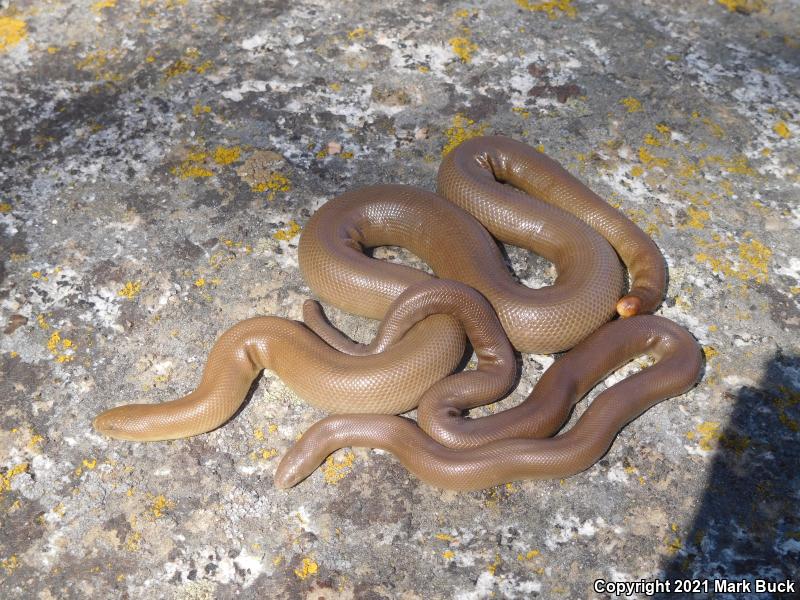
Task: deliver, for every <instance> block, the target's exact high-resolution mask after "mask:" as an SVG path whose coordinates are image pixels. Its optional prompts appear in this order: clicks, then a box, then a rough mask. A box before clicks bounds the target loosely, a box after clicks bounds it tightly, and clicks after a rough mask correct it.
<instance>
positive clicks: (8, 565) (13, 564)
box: [0, 554, 19, 575]
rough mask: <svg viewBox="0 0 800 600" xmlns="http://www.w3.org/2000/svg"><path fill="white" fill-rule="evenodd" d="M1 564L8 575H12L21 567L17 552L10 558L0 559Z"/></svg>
mask: <svg viewBox="0 0 800 600" xmlns="http://www.w3.org/2000/svg"><path fill="white" fill-rule="evenodd" d="M0 566H2V567H3V569H5V571H6V575H11V574H12V573H13V572H14V571H15V570H16V569H17V568H19V560H18V559H17V555H16V554H12V555H11V556H9V557H8V558H4V559H3V560H2V561H0Z"/></svg>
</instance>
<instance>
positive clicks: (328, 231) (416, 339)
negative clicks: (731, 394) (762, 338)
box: [94, 137, 700, 489]
mask: <svg viewBox="0 0 800 600" xmlns="http://www.w3.org/2000/svg"><path fill="white" fill-rule="evenodd" d="M504 183H507V184H510V185H503V184H504ZM438 191H439V193H440V194H441V195H442V196H445V197H446V198H447V199H448V200H449V202H448V201H447V200H444V199H442V198H441V197H440V196H438V195H436V194H431V193H430V192H426V191H424V190H421V189H418V188H413V187H410V186H372V187H368V188H362V189H359V190H356V191H353V192H348V193H345V194H343V195H342V196H340V197H338V198H336V199H334V200H332V201H330V202H328V203H327V204H326V205H325V206H323V207H322V208H321V209H319V210H318V211H317V213H316V214H315V215H314V216H313V217H312V219H311V220H310V221H309V222H308V224H307V225H306V227H305V229H304V232H303V235H302V237H301V242H300V247H299V250H298V255H299V261H300V268H301V271H302V273H303V275H304V277H305V278H306V281H307V282H308V284H309V286H310V287H311V288H312V289H313V290H314V291H315V292H316V293H317V294H318V295H319V296H320V297H321V298H322V299H324V300H327V301H329V302H331V303H333V304H336V305H337V306H339V307H340V308H343V309H345V310H348V311H350V312H353V313H356V314H361V315H364V316H369V317H373V318H384V317H385V320H384V321H383V323H382V325H381V329H380V331H379V335H378V336H377V337H376V340H375V341H374V342H373V343H372V344H371V345H369V346H367V347H363V346H361V345H359V344H355V343H354V342H350V341H349V340H348V339H347V338H345V337H344V336H343V335H341V334H340V333H338V332H337V331H335V330H332V328H330V327H329V326H327V325H326V324H325V322H324V319H323V317H322V314H321V310H320V309H319V308H318V305H316V304H307V305H306V306H305V307H304V319H305V320H306V323H307V324H308V325H309V327H311V329H312V330H313V332H312V331H311V330H309V329H308V328H306V327H304V326H303V325H302V324H300V323H297V322H294V321H288V320H286V319H280V318H277V317H257V318H253V319H248V320H246V321H242V322H241V323H239V324H237V325H235V326H234V327H232V328H231V329H229V330H228V331H227V332H225V333H224V334H223V335H222V336H221V337H220V339H219V340H218V341H217V343H216V344H215V346H214V348H213V349H212V352H211V355H210V356H209V359H208V362H207V365H206V368H205V371H204V373H203V378H202V381H201V383H200V386H199V387H198V388H197V389H196V390H195V391H194V392H192V393H191V394H189V395H187V396H185V397H183V398H181V399H178V400H174V401H172V402H167V403H164V404H159V405H143V404H133V405H125V406H120V407H117V408H114V409H111V410H109V411H106V412H105V413H103V414H101V415H100V416H98V417H97V418H96V419H95V422H94V425H95V427H96V428H97V429H98V431H100V432H102V433H105V434H106V435H109V436H111V437H115V438H120V439H128V440H142V441H146V440H160V439H174V438H180V437H188V436H191V435H196V434H199V433H203V432H206V431H210V430H211V429H214V428H216V427H218V426H219V425H221V424H223V423H224V422H225V421H227V420H228V419H229V418H230V417H231V416H232V415H233V414H235V412H236V410H237V409H238V407H239V406H240V404H241V402H242V401H243V399H244V397H245V394H246V392H247V390H248V389H249V387H250V385H251V383H252V381H253V379H254V378H255V376H256V375H257V374H258V372H259V371H260V370H261V369H262V368H267V369H270V370H273V371H275V372H276V373H277V374H278V375H279V376H280V377H281V378H282V379H283V380H284V381H285V382H286V383H287V385H288V386H289V387H290V388H292V389H293V390H295V391H296V392H297V393H298V394H299V395H300V396H301V397H303V398H304V399H306V400H308V401H309V402H311V403H312V404H314V405H315V406H318V407H320V408H323V409H326V410H329V411H333V412H348V413H354V412H358V413H381V414H382V415H388V414H398V413H401V412H405V411H407V410H410V409H411V408H413V407H414V406H415V405H416V404H417V403H418V402H419V403H420V410H419V419H420V425H421V426H422V427H423V428H424V429H425V431H427V432H429V433H430V435H431V436H433V437H428V436H427V435H426V434H425V433H423V431H422V430H420V429H419V428H418V427H417V426H416V425H413V424H411V423H410V422H408V421H406V420H405V419H402V418H399V417H389V416H375V415H345V416H341V417H330V418H328V419H325V420H323V421H322V422H320V423H319V424H317V425H315V426H314V427H312V428H311V429H310V430H309V432H308V433H307V434H306V435H305V436H304V437H303V438H302V440H301V441H300V442H298V444H297V445H296V446H295V447H294V448H293V449H292V450H291V451H290V452H289V453H288V454H287V456H286V457H285V459H284V461H283V462H282V463H281V465H280V467H279V470H278V473H277V474H276V481H277V482H278V483H279V484H280V485H282V486H286V485H292V484H294V483H296V482H297V481H299V480H301V479H302V478H304V477H305V476H306V475H308V473H309V472H310V470H313V468H314V467H315V466H316V465H317V464H319V461H321V460H322V459H323V458H324V457H325V456H326V455H327V453H329V452H331V451H332V450H334V449H336V448H338V447H340V446H342V445H351V444H352V445H369V446H375V447H383V448H386V449H388V450H391V451H392V452H394V453H395V454H397V455H398V457H399V458H400V459H401V461H403V463H404V464H406V466H407V467H408V468H409V469H411V470H412V471H413V472H414V473H416V474H417V475H418V476H420V477H421V478H423V479H425V480H426V481H429V482H431V483H434V484H435V485H438V486H440V487H451V488H456V489H474V488H476V487H485V486H488V485H493V483H496V482H500V481H508V480H511V479H518V478H523V477H558V476H563V475H564V474H569V473H575V472H578V471H580V470H583V469H584V468H586V467H588V466H589V465H591V464H592V463H593V462H594V461H595V460H597V458H599V457H600V456H601V455H602V454H603V453H604V452H605V451H606V450H607V448H608V446H609V445H610V443H611V441H612V440H613V437H614V435H616V432H617V431H618V430H619V429H620V428H621V427H622V426H623V425H624V424H625V423H626V422H628V421H630V420H631V419H633V418H635V417H636V416H637V415H638V414H641V412H643V411H644V410H646V409H647V408H648V407H649V406H651V405H652V404H654V403H655V402H658V401H659V400H661V399H663V398H666V397H670V396H674V395H677V394H680V393H682V392H683V391H685V390H686V389H687V388H688V387H689V386H690V385H691V384H692V383H693V382H694V380H695V379H696V377H697V373H698V372H699V365H700V362H699V360H700V359H699V351H698V349H697V345H696V343H695V342H694V340H693V339H692V338H691V336H689V335H688V333H686V332H685V331H684V330H682V329H681V328H680V327H678V326H677V325H675V324H673V323H671V322H669V321H667V320H666V319H663V318H660V317H651V316H641V317H636V318H632V319H626V320H624V321H620V322H615V323H612V324H608V325H605V326H603V327H601V326H602V325H603V323H605V322H606V321H608V319H609V318H611V317H612V315H613V314H614V312H615V307H616V310H617V312H619V313H620V314H622V315H624V316H629V315H633V314H636V313H638V312H648V311H652V310H653V309H655V308H656V307H657V305H658V304H659V302H660V300H661V298H662V296H663V291H664V285H665V276H666V274H665V268H664V262H663V258H662V257H661V254H660V252H659V251H658V249H657V247H656V246H655V244H654V243H653V242H652V240H650V238H649V237H647V236H646V235H645V234H644V233H643V232H642V231H641V230H639V229H638V227H636V226H635V225H634V224H633V223H632V222H631V221H629V220H628V219H627V218H625V217H624V216H623V215H622V214H621V213H619V212H618V211H616V210H615V209H613V208H612V207H610V206H609V205H607V204H606V203H605V202H604V201H603V200H602V199H600V198H599V197H598V196H596V195H595V194H594V193H593V192H591V191H590V190H589V189H588V188H586V187H585V186H584V185H583V184H581V183H580V182H579V181H578V180H577V179H575V178H574V177H572V176H571V175H570V174H569V173H568V172H567V171H566V170H564V169H563V168H562V167H560V166H559V165H558V164H557V163H555V162H554V161H552V160H550V159H549V158H547V157H546V156H544V155H543V154H541V153H539V152H537V151H535V150H534V149H532V148H530V147H528V146H526V145H524V144H520V143H518V142H514V141H512V140H509V139H507V138H500V137H493V138H475V139H473V140H469V141H467V142H465V143H463V144H462V145H461V146H459V147H458V148H457V149H456V150H454V151H453V152H451V153H450V154H449V155H448V156H447V157H446V159H445V160H444V162H443V164H442V166H441V168H440V170H439V177H438ZM459 207H461V208H459ZM465 209H466V210H468V211H470V212H471V213H472V214H474V215H475V217H477V218H478V219H479V220H481V222H482V223H483V224H484V225H485V227H486V228H487V229H489V231H491V233H492V234H493V235H494V236H496V237H497V238H498V239H499V240H501V241H504V242H507V243H510V244H514V245H518V246H522V247H525V248H528V249H531V250H533V251H535V252H537V253H538V254H541V255H542V256H544V257H545V258H547V259H548V260H550V261H551V262H552V263H553V264H554V265H555V267H556V269H557V272H558V277H557V279H556V281H555V283H554V284H553V285H552V286H549V287H545V288H540V289H530V288H526V287H525V286H522V285H520V284H518V283H517V282H516V281H515V280H514V278H513V276H512V275H511V273H510V272H509V271H508V269H507V268H506V266H505V264H504V261H503V257H502V255H501V253H500V251H499V249H498V247H497V245H496V243H495V241H494V240H493V239H492V237H491V235H489V233H487V231H486V229H484V228H483V227H482V226H481V225H480V224H479V223H478V222H477V221H476V220H475V219H474V218H473V217H472V216H470V214H468V213H467V212H466V211H465ZM603 238H605V239H603ZM609 243H610V245H609ZM381 245H396V246H402V247H405V248H408V249H409V250H411V251H412V252H414V253H415V254H417V255H418V256H419V257H420V258H422V259H423V260H424V261H425V262H427V263H428V264H429V265H430V266H431V268H432V269H433V271H434V272H435V273H436V274H437V275H438V276H440V277H443V278H451V279H457V280H459V281H462V282H464V283H465V284H467V285H468V286H472V287H474V288H475V289H477V290H478V291H479V292H481V293H480V294H478V293H476V292H474V290H471V289H470V288H469V287H467V286H465V285H461V284H455V283H453V282H437V281H436V280H435V279H432V278H431V276H430V275H427V274H426V273H424V272H422V271H419V270H416V269H411V268H409V267H405V266H402V265H397V264H389V263H385V262H379V261H376V260H373V259H371V258H369V257H367V256H365V255H364V254H363V250H364V249H365V248H370V247H375V246H381ZM612 247H613V248H612ZM614 250H616V253H617V254H619V257H620V258H622V260H623V262H624V263H625V265H626V266H627V267H628V270H629V272H630V276H631V282H632V285H631V290H630V292H629V293H628V294H627V295H626V296H625V297H623V298H622V299H621V300H620V299H619V297H620V293H621V290H622V284H623V271H622V267H621V265H620V264H619V261H618V259H617V256H616V254H615V252H614ZM426 282H427V283H426ZM481 294H483V295H481ZM484 296H485V299H484ZM486 300H488V303H487V302H486ZM489 303H491V308H490V306H489ZM492 308H493V309H494V311H496V313H497V316H495V313H494V311H493V310H492ZM454 318H456V319H457V320H458V321H460V323H461V326H463V327H464V328H465V329H466V331H467V334H468V336H469V338H470V340H471V341H472V343H473V346H474V348H475V349H476V352H477V353H478V357H479V368H478V370H476V371H470V372H464V373H459V374H457V375H453V376H450V377H446V375H447V374H448V373H450V372H451V371H452V369H453V368H454V367H455V365H456V364H457V362H458V360H459V358H460V357H461V356H462V353H463V349H464V345H463V330H462V328H461V326H458V325H456V324H455V321H454ZM498 319H499V320H498ZM598 328H600V329H599V330H598ZM503 330H505V333H506V334H507V335H508V338H509V339H510V340H511V342H512V343H513V344H514V346H515V347H516V348H517V349H519V350H521V351H524V352H541V353H543V352H555V351H561V350H565V349H568V348H570V347H572V346H574V345H575V344H578V343H579V342H581V340H585V341H584V342H583V343H581V344H580V345H579V346H578V347H577V348H576V349H575V350H574V351H573V352H571V353H570V354H569V355H568V356H567V357H566V358H564V359H562V360H560V361H558V362H557V363H556V365H554V367H553V368H551V369H550V371H553V370H554V369H555V371H554V374H553V375H550V376H548V375H549V373H550V371H548V375H546V376H545V377H544V378H543V380H542V382H541V383H540V386H538V387H537V390H539V389H540V387H541V388H542V392H541V394H550V397H552V398H553V399H554V401H553V402H549V403H548V402H538V401H537V402H534V401H532V400H531V399H533V398H534V397H536V396H537V391H534V393H533V394H532V395H531V398H530V399H529V401H527V402H525V403H524V404H523V405H521V406H519V407H516V408H515V409H512V410H511V411H506V413H501V414H498V415H494V416H492V417H487V418H483V419H477V420H468V419H465V418H464V417H462V416H461V415H462V411H463V410H466V409H469V408H472V407H475V406H478V405H481V404H485V403H488V402H490V401H493V400H495V399H497V398H498V397H500V396H502V395H503V394H504V393H505V392H506V391H507V390H508V388H509V387H510V386H511V385H512V383H513V379H514V361H513V353H512V352H513V351H512V349H511V346H510V345H509V343H508V340H507V339H506V336H505V335H504V334H503ZM596 330H597V331H596ZM592 332H595V333H592ZM314 333H316V334H317V335H314ZM587 336H590V337H589V338H588V339H587ZM326 342H327V343H326ZM337 349H338V350H339V351H337ZM676 349H678V350H679V351H676ZM642 353H651V354H653V355H655V356H656V358H658V359H659V362H658V363H657V364H656V365H655V366H654V367H650V368H649V369H646V370H645V371H643V372H642V373H639V374H637V375H635V376H633V377H631V378H629V379H628V380H625V381H624V382H622V383H621V384H618V385H617V386H614V388H611V389H610V390H607V391H606V392H604V393H603V394H601V396H600V397H598V399H597V400H595V401H594V402H593V403H592V405H591V406H590V407H589V409H587V411H586V412H585V414H584V415H583V416H582V417H581V419H580V421H579V422H578V424H577V425H576V426H575V427H574V428H573V429H571V430H570V431H569V432H568V433H566V434H562V435H560V436H558V437H556V438H552V439H549V440H539V439H524V438H538V437H542V436H548V435H552V434H553V433H554V432H555V431H557V430H558V428H559V427H560V426H561V425H562V424H563V422H564V420H565V419H566V417H567V416H568V415H569V412H570V410H571V407H572V406H573V404H574V402H576V401H577V400H578V399H579V398H580V397H581V396H582V395H583V394H584V393H585V392H586V390H588V389H589V388H590V387H592V386H593V385H594V383H595V382H596V381H597V380H598V379H600V378H602V376H603V375H604V374H605V373H606V372H608V371H609V370H613V369H614V368H615V367H616V366H618V365H619V364H623V363H625V362H627V361H628V360H630V359H631V358H633V357H635V356H638V355H639V354H642ZM573 354H574V355H575V356H577V357H582V358H576V359H572V358H571V357H572V356H573ZM562 363H563V364H568V365H573V367H574V368H575V369H576V370H577V371H578V372H577V373H572V372H571V371H570V370H569V368H568V367H566V366H565V367H558V365H561V364H562ZM565 370H566V371H567V375H564V374H563V371H565ZM558 373H562V375H558ZM628 382H632V383H628ZM623 384H625V385H623ZM620 386H621V389H624V390H625V392H626V393H627V392H631V393H635V395H632V397H631V398H630V399H628V400H627V401H626V402H623V401H621V400H619V399H618V398H617V396H618V394H617V393H616V392H615V393H610V392H612V390H614V389H617V388H619V387H620ZM426 390H427V391H426ZM601 398H604V400H603V401H602V402H601V401H600V399H601ZM604 407H605V408H604ZM325 436H328V439H324V438H325ZM509 438H514V439H509ZM437 440H438V441H437ZM439 442H441V443H442V444H445V445H447V446H451V448H446V447H445V446H442V445H440V443H439ZM507 452H514V453H517V454H515V455H511V454H506V453H507ZM598 452H599V454H598ZM587 461H590V462H587ZM498 463H502V466H500V465H499V464H498ZM487 470H488V471H487ZM487 473H488V474H487ZM498 477H499V478H500V479H497V478H498Z"/></svg>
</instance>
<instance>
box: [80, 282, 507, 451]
mask: <svg viewBox="0 0 800 600" xmlns="http://www.w3.org/2000/svg"><path fill="white" fill-rule="evenodd" d="M437 285H441V282H437ZM464 288H466V286H460V287H459V288H455V287H453V288H452V289H450V291H449V292H448V294H449V295H446V296H443V297H447V298H448V299H449V302H450V303H451V304H452V305H454V306H455V307H457V308H456V309H454V310H455V311H456V312H457V311H458V310H467V309H468V308H469V307H471V306H472V303H473V302H476V301H477V300H475V297H476V296H477V297H478V298H480V295H479V294H477V293H476V292H475V291H474V290H469V292H465V291H464ZM466 289H468V288H466ZM407 294H409V295H411V296H412V297H413V301H407V300H406V295H403V296H401V297H399V298H398V299H397V302H396V304H397V307H398V308H397V310H398V311H400V314H402V318H400V319H397V318H395V319H392V317H391V315H392V314H393V310H392V309H390V311H389V317H388V318H387V321H386V322H385V323H384V324H383V326H382V328H381V330H380V331H379V334H378V337H377V338H376V345H377V344H380V345H381V350H379V351H377V353H375V352H373V353H372V354H371V355H370V356H363V357H358V356H351V355H348V354H343V353H341V352H339V351H337V350H335V349H334V348H331V347H330V346H329V345H328V344H326V343H325V342H324V341H323V340H322V339H320V338H319V337H318V336H317V335H316V334H314V333H313V332H312V331H311V330H309V329H308V328H307V327H306V326H305V325H303V324H302V323H299V322H297V321H291V320H289V319H283V318H280V317H255V318H252V319H247V320H245V321H241V322H239V323H237V324H236V325H234V326H233V327H231V328H230V329H228V330H227V331H226V332H225V333H223V334H222V336H220V338H219V339H218V340H217V342H216V344H214V347H213V348H212V349H211V354H210V355H209V357H208V362H207V363H206V367H205V370H204V371H203V377H202V380H201V381H200V385H199V386H198V387H197V389H196V390H195V391H193V392H192V393H190V394H188V395H186V396H184V397H182V398H180V399H177V400H173V401H170V402H164V403H161V404H126V405H123V406H118V407H116V408H112V409H110V410H107V411H105V412H104V413H102V414H100V415H99V416H98V417H97V418H95V420H94V427H95V429H96V430H97V431H99V432H100V433H102V434H105V435H107V436H109V437H112V438H116V439H121V440H133V441H157V440H170V439H178V438H185V437H190V436H193V435H198V434H201V433H205V432H208V431H211V430H213V429H216V428H217V427H219V426H220V425H222V424H224V423H225V422H226V421H228V420H229V419H230V418H231V417H232V416H233V415H234V414H235V413H236V411H237V410H238V409H239V407H240V406H241V404H242V402H243V401H244V399H245V397H246V395H247V391H248V390H249V388H250V386H251V385H252V383H253V380H254V379H255V378H256V377H257V376H258V374H259V373H260V372H261V370H262V369H268V370H270V371H273V372H275V373H276V374H277V375H278V376H279V377H280V378H281V379H282V380H283V382H284V383H285V384H286V385H287V386H288V387H289V388H291V389H292V390H294V391H295V392H296V393H297V394H298V395H299V396H300V397H301V398H303V399H304V400H307V401H308V402H309V403H310V404H312V405H314V406H316V407H318V408H322V409H323V410H326V411H329V412H348V413H352V412H365V413H375V412H377V413H388V414H399V413H402V412H407V411H409V410H411V409H412V408H414V407H416V406H417V404H418V402H419V398H420V396H421V395H422V394H423V393H424V392H425V391H426V390H427V389H429V388H430V387H431V386H432V385H433V384H434V383H436V382H437V381H440V380H441V379H442V378H443V377H445V376H447V375H448V374H450V373H451V372H452V371H453V369H454V368H455V367H456V366H457V365H458V363H459V361H460V360H461V358H462V357H463V355H464V348H465V343H464V332H463V329H462V328H461V327H460V325H459V324H458V321H456V320H455V319H453V318H452V317H450V316H448V315H446V314H434V313H437V312H440V311H438V309H437V310H431V309H430V306H431V300H429V299H427V298H425V297H422V296H420V295H419V293H418V291H417V290H416V289H413V288H412V289H410V290H408V292H407ZM441 299H442V298H439V299H438V300H437V302H439V303H441ZM480 301H481V302H483V303H484V304H485V306H486V307H487V308H486V310H484V313H486V312H488V313H491V309H490V308H489V305H488V303H486V301H485V300H484V299H483V298H480ZM437 306H438V305H437ZM445 312H446V311H445ZM482 314H483V313H482ZM429 315H430V316H429ZM498 329H499V330H500V332H501V333H502V328H500V326H499V324H498Z"/></svg>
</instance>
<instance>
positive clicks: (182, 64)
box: [164, 58, 192, 79]
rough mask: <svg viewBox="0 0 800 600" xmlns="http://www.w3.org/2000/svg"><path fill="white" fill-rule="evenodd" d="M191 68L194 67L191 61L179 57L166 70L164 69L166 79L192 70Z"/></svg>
mask: <svg viewBox="0 0 800 600" xmlns="http://www.w3.org/2000/svg"><path fill="white" fill-rule="evenodd" d="M191 69H192V65H191V63H189V62H187V61H185V60H183V59H182V58H179V59H178V60H176V61H175V62H173V63H172V64H171V65H170V66H168V67H167V68H166V70H165V71H164V79H171V78H172V77H177V76H178V75H183V74H184V73H186V72H188V71H190V70H191Z"/></svg>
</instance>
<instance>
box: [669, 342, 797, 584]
mask: <svg viewBox="0 0 800 600" xmlns="http://www.w3.org/2000/svg"><path fill="white" fill-rule="evenodd" d="M729 398H730V400H731V402H733V403H734V409H733V414H732V416H731V419H730V422H729V423H728V424H727V425H725V427H724V429H722V428H720V427H718V426H717V424H714V423H707V424H706V425H707V426H708V428H707V430H706V431H704V432H703V433H702V436H703V439H702V440H701V446H703V444H706V445H709V446H713V445H716V446H717V454H716V457H715V459H714V463H713V466H712V468H711V471H710V475H709V479H708V483H707V486H706V491H705V494H704V495H703V497H702V498H701V499H700V504H699V507H698V511H697V515H696V517H695V521H694V523H693V525H692V527H691V529H690V531H689V533H688V535H687V536H686V538H685V539H676V541H675V545H674V547H675V548H676V549H677V551H676V553H675V555H674V556H673V557H672V559H671V560H670V561H669V562H668V563H667V564H665V565H664V566H663V568H662V573H663V576H662V579H667V580H670V581H673V582H674V581H675V580H677V579H681V580H685V579H699V580H701V581H702V580H707V581H708V586H709V589H708V594H706V593H705V591H703V593H700V594H686V595H685V597H694V598H700V597H714V598H727V597H731V598H732V597H737V598H741V597H748V598H752V597H757V598H781V597H789V596H791V597H797V596H795V595H794V594H786V595H785V594H783V593H781V592H779V591H773V592H769V591H765V592H763V593H761V594H757V593H756V587H755V583H754V582H755V580H756V579H762V580H767V581H771V582H784V581H786V580H787V579H788V580H790V581H794V582H795V589H797V587H798V585H800V469H798V465H800V444H798V442H800V357H798V356H784V355H782V354H780V353H779V354H777V355H776V356H775V357H774V358H773V359H772V360H771V361H770V362H769V363H768V364H767V367H766V369H765V372H764V376H763V378H762V380H761V381H760V382H759V386H758V387H755V388H753V387H742V388H741V389H740V390H739V391H738V392H737V393H736V394H731V395H730V396H729ZM722 579H725V580H727V581H728V582H736V581H743V580H744V581H748V582H750V593H744V594H731V595H728V594H726V593H724V592H722V591H719V592H717V593H715V592H714V580H722ZM742 591H746V590H742ZM654 597H655V598H662V599H666V598H674V597H675V594H674V593H673V594H663V595H656V596H654Z"/></svg>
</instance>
